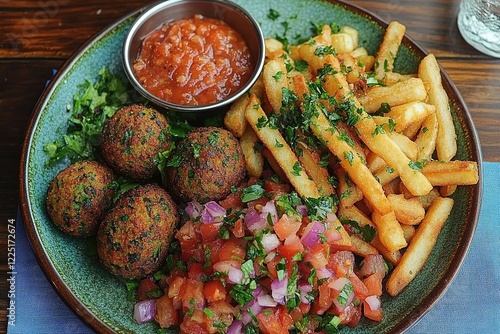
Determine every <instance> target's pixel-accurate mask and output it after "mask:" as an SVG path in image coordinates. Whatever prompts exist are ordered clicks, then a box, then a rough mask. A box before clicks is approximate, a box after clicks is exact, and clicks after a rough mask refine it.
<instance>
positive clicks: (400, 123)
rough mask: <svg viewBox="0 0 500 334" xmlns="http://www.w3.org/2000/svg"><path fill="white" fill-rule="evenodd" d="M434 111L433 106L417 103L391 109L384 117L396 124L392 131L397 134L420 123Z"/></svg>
mask: <svg viewBox="0 0 500 334" xmlns="http://www.w3.org/2000/svg"><path fill="white" fill-rule="evenodd" d="M435 111H436V108H435V107H434V106H433V105H431V104H427V103H423V102H418V101H417V102H409V103H405V104H402V105H399V106H394V107H391V110H389V112H388V113H387V114H385V116H387V117H391V118H392V119H393V120H394V122H395V123H396V125H395V126H394V130H396V131H397V132H399V131H403V130H404V129H406V128H408V127H409V126H411V125H412V124H415V123H421V122H422V121H423V120H425V119H426V118H427V116H429V115H430V114H432V113H434V112H435Z"/></svg>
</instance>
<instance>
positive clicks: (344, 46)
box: [331, 32, 357, 53]
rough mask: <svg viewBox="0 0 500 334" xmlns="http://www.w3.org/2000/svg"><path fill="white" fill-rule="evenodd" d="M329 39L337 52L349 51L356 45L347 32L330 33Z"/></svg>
mask: <svg viewBox="0 0 500 334" xmlns="http://www.w3.org/2000/svg"><path fill="white" fill-rule="evenodd" d="M331 40H332V42H331V43H332V46H333V48H334V49H335V51H336V52H337V53H344V52H351V51H352V50H354V49H355V48H356V47H357V45H356V44H355V42H354V40H353V38H352V36H351V35H350V34H348V33H342V32H340V33H338V34H332V36H331Z"/></svg>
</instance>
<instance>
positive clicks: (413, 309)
mask: <svg viewBox="0 0 500 334" xmlns="http://www.w3.org/2000/svg"><path fill="white" fill-rule="evenodd" d="M236 2H237V3H240V4H241V5H242V6H243V7H245V8H247V9H248V11H249V12H250V13H251V14H253V15H254V16H255V18H256V19H257V21H258V22H259V23H260V24H261V26H262V29H263V31H264V33H265V35H266V36H276V35H283V34H284V33H285V30H284V26H283V24H282V23H283V22H284V21H287V22H288V23H289V30H287V32H286V35H287V37H288V38H289V39H290V40H291V41H293V40H294V39H297V38H300V36H308V35H309V34H310V27H311V25H310V22H311V21H315V22H319V21H324V22H331V21H336V22H337V23H338V24H339V25H340V26H342V25H345V24H349V25H351V26H353V27H355V28H356V29H358V30H359V32H360V43H361V44H362V45H363V46H365V47H366V48H367V49H368V51H369V52H370V54H375V52H376V50H377V46H378V44H379V43H380V41H381V38H382V35H383V32H384V28H385V27H386V26H387V24H386V23H384V22H382V21H381V20H380V19H378V18H376V17H374V16H373V15H371V14H369V13H367V12H365V11H363V10H362V9H359V8H356V7H353V6H350V5H347V4H342V3H337V2H334V1H331V2H327V1H320V0H290V1H276V2H273V1H267V0H253V1H245V0H237V1H236ZM271 9H274V10H276V11H278V12H279V13H280V14H281V15H280V17H279V18H278V19H277V20H270V19H269V18H268V14H269V12H270V10H271ZM138 14H139V12H136V13H133V14H131V15H130V16H127V17H125V18H124V19H122V20H120V21H118V22H116V23H115V24H113V25H112V26H110V27H109V28H107V29H105V30H104V31H103V32H101V33H100V34H99V35H97V36H96V37H94V38H93V39H92V40H90V41H89V42H88V43H87V44H86V45H84V46H83V47H82V48H81V49H80V50H79V51H78V52H77V53H76V54H75V55H74V56H73V57H72V58H71V59H70V60H69V61H68V62H67V63H66V64H65V65H64V66H63V68H61V69H60V71H59V72H58V74H57V76H56V78H54V80H53V81H52V82H51V84H50V86H49V87H48V88H47V90H46V91H45V92H44V94H43V95H42V97H41V99H40V101H39V103H38V104H37V106H36V109H35V112H34V114H33V117H32V119H31V121H30V124H29V130H28V133H27V135H26V139H25V142H24V148H23V156H22V162H21V164H22V165H21V201H22V211H23V216H24V221H25V224H26V230H27V231H28V236H29V240H30V242H31V244H32V247H33V250H34V252H35V255H36V257H37V259H38V261H39V263H40V265H41V267H42V269H43V270H44V272H45V274H46V275H47V277H48V279H49V281H50V282H52V284H53V285H54V288H55V289H56V290H57V291H58V293H59V294H60V295H61V296H62V298H63V299H64V300H65V301H66V302H67V303H68V305H69V306H70V307H71V308H72V309H73V310H74V311H75V312H76V313H77V314H78V315H79V316H80V317H81V318H82V319H83V321H85V322H86V323H88V324H89V325H90V326H91V327H92V328H94V329H95V330H96V331H98V332H104V333H114V332H119V333H153V332H154V329H155V325H152V324H146V325H138V324H136V323H135V321H134V320H133V318H132V315H133V304H132V303H131V302H127V301H126V296H125V295H126V294H125V288H124V286H123V285H122V284H121V283H119V282H118V280H117V279H115V278H114V277H112V276H111V275H110V274H109V273H108V272H107V271H105V270H104V269H102V268H101V267H100V265H99V264H98V263H97V261H96V260H95V259H93V258H91V257H88V256H85V255H84V252H85V248H86V244H85V242H84V241H80V240H75V239H74V238H71V237H68V236H66V235H64V234H62V233H61V232H59V230H57V229H56V228H55V227H54V225H53V224H52V223H51V222H50V220H49V217H48V216H47V213H46V211H45V208H44V199H45V194H46V191H47V187H48V184H49V182H50V180H51V179H52V178H53V177H54V176H55V175H56V173H57V172H58V171H59V170H61V169H62V168H64V167H65V166H66V165H64V164H60V165H58V166H56V167H54V168H51V169H46V168H45V167H44V165H45V162H46V160H47V157H46V155H45V154H44V151H43V146H44V144H45V143H47V142H49V141H53V140H55V139H57V138H60V136H61V135H62V134H63V133H64V132H65V131H66V127H67V119H68V117H69V113H68V112H66V106H67V105H68V104H71V102H72V96H73V95H74V94H75V92H76V90H77V85H78V84H79V83H81V82H83V81H84V80H86V79H88V80H91V81H92V80H95V78H96V76H97V72H98V70H99V69H100V68H101V67H102V66H104V65H106V66H108V67H109V68H111V69H112V71H115V72H119V71H122V64H121V47H122V43H123V40H124V37H125V35H126V33H127V31H128V29H129V27H130V25H131V23H132V22H133V21H134V19H135V18H136V17H137V15H138ZM423 56H425V52H424V51H423V50H422V49H420V48H419V47H418V46H416V45H415V43H414V42H412V41H411V40H410V39H408V38H405V39H404V45H403V47H402V48H401V50H400V52H399V53H398V56H397V62H396V66H397V70H398V71H401V72H408V73H409V72H415V70H416V66H417V64H418V61H419V59H421V58H422V57H423ZM442 78H443V82H444V86H445V89H446V91H447V92H448V95H449V97H450V104H451V106H452V111H453V117H454V122H455V127H456V131H457V133H458V142H459V145H458V154H457V159H460V160H475V161H478V162H479V163H480V162H481V153H480V147H479V142H478V137H477V134H476V131H475V129H474V126H473V124H472V121H471V117H470V114H469V113H468V111H467V108H466V106H465V104H464V102H463V101H462V99H461V97H460V95H459V93H458V91H457V90H456V88H455V87H454V85H453V83H452V82H451V81H450V79H449V77H448V76H447V75H446V74H445V73H443V74H442ZM479 167H480V173H481V171H482V169H481V165H479ZM453 198H454V199H455V201H456V204H455V207H454V209H453V212H452V214H451V216H450V218H449V220H448V222H447V223H446V225H445V227H444V229H443V230H442V232H441V235H440V236H439V240H438V242H437V245H436V247H435V249H434V250H433V252H432V254H431V257H430V259H429V261H428V262H427V264H426V265H425V267H424V269H423V270H422V272H421V273H420V274H419V275H418V276H417V277H416V279H415V280H414V281H413V282H412V283H411V284H410V285H409V286H408V287H407V289H405V290H404V291H403V292H402V293H401V294H400V295H399V296H398V297H397V298H390V297H388V296H383V307H384V311H385V318H384V320H383V321H382V322H380V323H375V322H371V321H365V320H363V321H362V322H361V324H360V326H359V327H357V328H356V329H344V330H343V331H342V332H346V333H347V332H349V333H351V332H352V333H399V332H403V331H404V330H406V329H408V328H409V327H410V326H411V325H412V324H414V323H415V322H416V321H417V320H418V319H419V318H420V317H421V316H422V315H423V314H424V313H425V312H426V311H428V310H429V309H430V308H431V307H432V305H433V304H434V303H435V302H436V301H437V300H438V299H439V298H440V296H441V295H442V294H443V293H444V292H445V290H446V288H447V286H448V285H449V284H450V282H451V281H452V279H453V278H454V276H455V274H456V272H457V270H458V268H459V267H460V265H461V263H462V261H463V259H464V257H465V255H466V252H467V249H468V247H469V243H470V241H471V238H472V235H473V233H474V229H475V226H476V223H477V217H478V212H479V207H480V203H481V185H480V184H479V185H477V186H474V187H460V188H459V189H458V191H457V192H456V193H455V194H454V195H453Z"/></svg>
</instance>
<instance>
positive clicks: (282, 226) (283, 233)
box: [273, 214, 302, 241]
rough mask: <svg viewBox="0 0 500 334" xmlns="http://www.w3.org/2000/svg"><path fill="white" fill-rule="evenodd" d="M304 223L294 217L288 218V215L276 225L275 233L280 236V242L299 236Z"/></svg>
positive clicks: (282, 217)
mask: <svg viewBox="0 0 500 334" xmlns="http://www.w3.org/2000/svg"><path fill="white" fill-rule="evenodd" d="M301 225H302V222H301V221H300V220H298V219H295V218H294V217H288V216H287V215H286V214H284V215H283V216H281V218H280V219H278V221H277V222H276V223H275V224H274V226H273V228H274V232H276V234H277V235H278V238H280V240H282V241H283V240H285V239H286V238H288V237H289V236H290V235H292V234H293V235H295V234H297V232H298V230H299V229H300V226H301Z"/></svg>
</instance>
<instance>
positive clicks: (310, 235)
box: [300, 221, 325, 248]
mask: <svg viewBox="0 0 500 334" xmlns="http://www.w3.org/2000/svg"><path fill="white" fill-rule="evenodd" d="M323 232H325V226H324V225H323V223H320V222H318V221H313V222H310V223H309V224H307V226H306V227H305V229H304V234H303V235H302V237H301V238H300V241H301V242H302V244H303V245H304V246H305V247H307V248H313V247H314V246H315V245H317V244H318V243H319V241H320V238H319V234H320V233H323Z"/></svg>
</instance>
